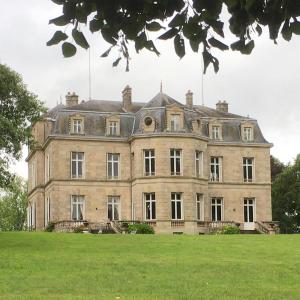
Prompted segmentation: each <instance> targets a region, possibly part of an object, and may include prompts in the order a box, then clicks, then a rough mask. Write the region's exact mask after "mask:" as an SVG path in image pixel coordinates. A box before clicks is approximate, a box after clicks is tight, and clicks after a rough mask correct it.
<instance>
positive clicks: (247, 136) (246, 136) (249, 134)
mask: <svg viewBox="0 0 300 300" xmlns="http://www.w3.org/2000/svg"><path fill="white" fill-rule="evenodd" d="M243 140H244V141H245V142H250V141H253V130H252V127H243Z"/></svg>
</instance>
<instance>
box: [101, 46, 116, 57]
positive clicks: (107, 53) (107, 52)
mask: <svg viewBox="0 0 300 300" xmlns="http://www.w3.org/2000/svg"><path fill="white" fill-rule="evenodd" d="M112 47H113V46H111V47H109V48H108V49H107V50H106V51H105V52H104V53H102V54H101V56H100V57H107V56H108V55H109V53H110V51H111V49H112Z"/></svg>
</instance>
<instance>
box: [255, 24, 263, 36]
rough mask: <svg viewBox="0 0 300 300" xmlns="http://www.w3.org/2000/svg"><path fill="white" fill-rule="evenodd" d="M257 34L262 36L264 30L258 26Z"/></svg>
mask: <svg viewBox="0 0 300 300" xmlns="http://www.w3.org/2000/svg"><path fill="white" fill-rule="evenodd" d="M255 30H256V32H257V33H258V35H259V36H261V34H262V28H261V27H260V26H259V25H258V24H257V25H256V28H255Z"/></svg>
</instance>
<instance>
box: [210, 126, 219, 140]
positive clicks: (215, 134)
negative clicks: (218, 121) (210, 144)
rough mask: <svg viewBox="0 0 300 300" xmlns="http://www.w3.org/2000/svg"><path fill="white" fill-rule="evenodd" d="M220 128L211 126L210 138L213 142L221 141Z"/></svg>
mask: <svg viewBox="0 0 300 300" xmlns="http://www.w3.org/2000/svg"><path fill="white" fill-rule="evenodd" d="M220 131H221V126H219V125H212V126H211V137H212V139H213V140H220V139H221V134H220Z"/></svg>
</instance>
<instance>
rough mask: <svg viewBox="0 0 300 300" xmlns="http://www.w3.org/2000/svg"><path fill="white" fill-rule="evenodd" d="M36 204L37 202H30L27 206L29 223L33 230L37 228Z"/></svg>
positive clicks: (30, 228) (29, 227)
mask: <svg viewBox="0 0 300 300" xmlns="http://www.w3.org/2000/svg"><path fill="white" fill-rule="evenodd" d="M35 221H36V205H35V202H34V203H31V204H29V206H28V208H27V224H28V229H29V230H33V229H35V228H36V226H35V225H36V223H35Z"/></svg>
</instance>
